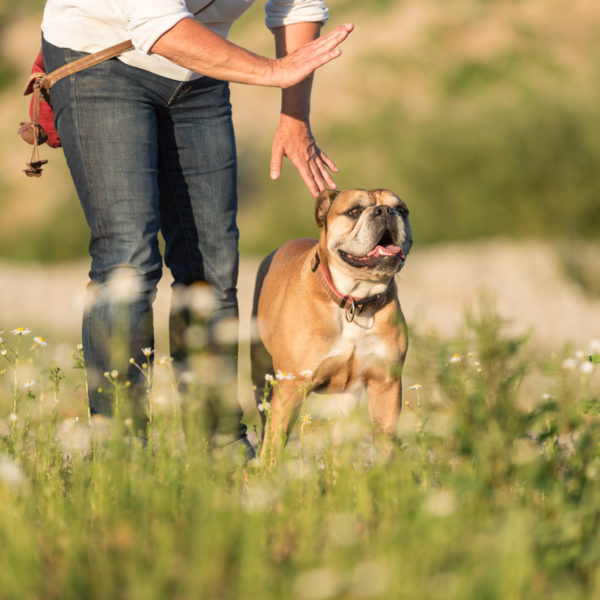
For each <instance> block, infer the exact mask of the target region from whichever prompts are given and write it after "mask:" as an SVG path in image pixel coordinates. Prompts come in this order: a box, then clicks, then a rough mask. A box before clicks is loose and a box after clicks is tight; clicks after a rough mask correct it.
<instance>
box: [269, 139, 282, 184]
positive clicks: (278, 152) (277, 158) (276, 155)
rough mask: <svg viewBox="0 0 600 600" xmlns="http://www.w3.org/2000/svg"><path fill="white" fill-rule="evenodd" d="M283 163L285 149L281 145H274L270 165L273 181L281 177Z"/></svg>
mask: <svg viewBox="0 0 600 600" xmlns="http://www.w3.org/2000/svg"><path fill="white" fill-rule="evenodd" d="M282 162H283V148H282V147H281V146H280V145H278V144H277V145H275V144H273V147H272V148H271V163H270V165H269V173H270V176H271V179H272V180H273V181H275V180H276V179H279V176H280V175H281V163H282Z"/></svg>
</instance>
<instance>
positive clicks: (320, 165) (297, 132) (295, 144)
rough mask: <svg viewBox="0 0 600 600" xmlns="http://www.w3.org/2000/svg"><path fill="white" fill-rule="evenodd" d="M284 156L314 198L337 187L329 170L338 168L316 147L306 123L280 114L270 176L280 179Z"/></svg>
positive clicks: (272, 150)
mask: <svg viewBox="0 0 600 600" xmlns="http://www.w3.org/2000/svg"><path fill="white" fill-rule="evenodd" d="M284 156H287V158H289V160H290V161H291V162H292V164H293V165H294V166H295V167H296V169H298V172H299V173H300V176H301V177H302V179H303V181H304V183H305V184H306V186H307V187H308V189H309V190H310V193H311V194H312V195H313V196H314V197H315V198H316V197H317V196H318V195H319V192H321V191H323V190H324V189H327V188H331V189H334V188H335V187H336V185H335V182H334V181H333V179H332V177H331V174H330V171H332V172H333V173H337V171H338V169H337V167H336V166H335V164H334V163H333V161H332V160H331V159H330V158H329V157H328V156H327V155H326V154H325V153H324V152H323V151H322V150H321V149H320V148H319V147H318V146H317V144H316V142H315V139H314V137H313V135H312V133H311V131H310V126H309V124H308V122H307V121H305V120H303V119H297V118H295V117H292V116H289V115H285V114H282V115H281V120H280V122H279V127H278V128H277V131H276V132H275V137H274V139H273V146H272V149H271V167H270V168H271V179H273V180H275V179H278V178H279V175H280V174H281V164H282V159H283V157H284Z"/></svg>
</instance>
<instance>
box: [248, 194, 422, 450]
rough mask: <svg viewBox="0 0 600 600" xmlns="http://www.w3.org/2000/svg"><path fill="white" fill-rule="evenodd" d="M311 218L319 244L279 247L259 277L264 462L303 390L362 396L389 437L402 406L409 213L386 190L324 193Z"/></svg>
mask: <svg viewBox="0 0 600 600" xmlns="http://www.w3.org/2000/svg"><path fill="white" fill-rule="evenodd" d="M315 220H316V222H317V225H318V226H319V227H320V228H321V233H320V237H319V240H318V241H317V240H314V239H305V238H303V239H296V240H292V241H290V242H287V243H286V244H284V245H283V246H281V247H280V248H279V249H278V250H276V251H275V252H273V253H272V254H271V255H269V256H268V257H267V258H265V259H264V261H263V262H262V263H261V265H260V267H259V269H258V273H257V278H256V286H255V291H254V302H253V311H252V312H253V317H255V323H256V326H257V329H258V339H256V341H255V342H253V344H252V347H251V359H252V378H253V383H254V385H255V389H256V396H257V403H258V402H261V401H264V398H263V397H262V395H263V389H264V382H265V379H264V378H265V374H266V373H271V374H273V373H276V374H277V380H276V381H275V382H274V384H273V385H272V397H271V403H270V408H269V410H270V413H269V418H268V419H266V418H265V417H264V412H263V413H262V418H263V445H262V451H261V453H262V456H263V458H264V457H268V456H271V457H273V456H274V455H276V451H277V450H278V449H280V448H281V446H282V443H284V441H285V440H286V439H287V436H288V433H289V430H290V427H291V426H292V424H293V422H294V421H295V419H296V418H297V416H298V413H299V410H300V407H301V404H302V401H303V399H304V398H305V397H306V395H307V394H308V393H309V392H313V391H314V392H323V393H333V392H354V393H361V392H362V390H363V389H366V394H367V398H368V408H369V414H370V416H371V419H372V420H373V422H374V423H375V424H376V426H377V428H378V429H380V430H381V431H382V432H384V433H386V434H388V435H390V436H393V435H394V434H395V431H396V426H397V420H398V416H399V414H400V410H401V407H402V379H401V371H402V366H403V364H404V359H405V357H406V351H407V347H408V337H407V327H406V321H405V319H404V316H403V314H402V310H401V308H400V302H399V300H398V291H397V287H396V282H395V275H396V274H397V273H398V272H399V271H400V269H402V267H403V266H404V263H405V261H406V257H407V255H408V253H409V251H410V248H411V246H412V230H411V226H410V221H409V218H408V208H407V206H406V204H405V203H404V202H403V201H402V200H401V199H400V198H398V196H396V194H394V193H393V192H391V191H390V190H385V189H376V190H370V191H367V190H362V189H354V190H346V191H334V190H326V191H324V192H322V193H321V194H320V195H319V197H318V198H317V201H316V205H315ZM265 425H266V427H265Z"/></svg>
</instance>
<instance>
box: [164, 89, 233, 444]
mask: <svg viewBox="0 0 600 600" xmlns="http://www.w3.org/2000/svg"><path fill="white" fill-rule="evenodd" d="M159 140H160V141H159V146H160V154H159V165H160V175H159V185H160V209H161V228H162V232H163V235H164V238H165V241H166V248H165V263H166V264H167V266H168V267H169V268H170V269H171V272H172V273H173V278H174V288H173V306H172V310H171V318H170V326H171V354H172V356H173V358H174V359H175V361H176V363H179V367H180V368H182V369H188V370H190V371H192V372H194V373H195V375H196V376H197V377H198V378H199V384H200V385H201V386H202V387H203V389H204V390H210V391H209V393H208V395H209V398H208V408H209V409H210V408H212V410H211V411H210V413H209V414H210V416H209V420H212V423H209V424H208V425H209V426H212V428H213V429H214V434H216V436H217V437H219V438H221V439H223V440H224V439H228V438H229V439H238V438H240V437H243V436H244V435H245V426H244V425H243V424H242V423H241V416H242V415H241V410H240V406H239V403H238V399H237V333H238V304H237V287H236V286H237V276H238V261H239V258H238V229H237V225H236V210H237V173H236V149H235V139H234V135H233V126H232V122H231V105H230V103H229V86H228V85H227V84H226V83H224V82H221V81H216V80H213V79H209V78H203V79H201V80H198V81H195V82H190V83H189V84H185V85H184V86H182V88H181V89H180V91H179V94H178V95H177V96H175V97H173V98H172V100H171V102H170V105H169V110H168V112H167V113H166V114H164V115H160V118H159ZM202 282H204V286H202ZM188 400H189V399H188Z"/></svg>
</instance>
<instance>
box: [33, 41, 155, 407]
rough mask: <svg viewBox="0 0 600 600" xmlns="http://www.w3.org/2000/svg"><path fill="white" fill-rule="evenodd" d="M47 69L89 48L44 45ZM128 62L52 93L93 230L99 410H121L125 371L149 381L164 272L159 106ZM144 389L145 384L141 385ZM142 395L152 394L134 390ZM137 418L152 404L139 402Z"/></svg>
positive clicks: (103, 67) (90, 338)
mask: <svg viewBox="0 0 600 600" xmlns="http://www.w3.org/2000/svg"><path fill="white" fill-rule="evenodd" d="M43 49H44V60H45V63H46V67H47V69H49V70H50V69H54V68H56V67H57V66H59V65H60V64H63V63H64V62H68V61H70V60H74V59H75V58H78V57H79V56H81V55H82V54H81V53H77V52H72V51H70V50H66V49H59V48H56V47H54V46H52V45H50V44H47V43H44V45H43ZM123 67H124V65H122V64H121V63H120V62H119V61H116V60H111V61H106V62H104V63H102V64H100V65H98V66H97V67H94V68H91V69H88V70H85V71H82V72H81V73H78V74H76V75H74V76H71V77H68V78H65V79H63V80H61V81H60V82H58V83H57V84H56V85H55V86H54V87H53V88H52V91H51V102H52V106H53V108H54V111H55V121H56V126H57V130H58V132H59V135H60V138H61V140H62V144H63V149H64V153H65V156H66V159H67V163H68V166H69V169H70V171H71V175H72V178H73V181H74V184H75V187H76V189H77V193H78V195H79V199H80V201H81V205H82V207H83V210H84V213H85V216H86V219H87V222H88V225H89V227H90V232H91V237H90V245H89V251H90V255H91V258H92V264H91V270H90V280H91V282H90V285H89V286H88V294H87V300H86V309H85V314H84V319H83V331H82V341H83V350H84V357H85V360H86V367H87V373H88V391H89V402H90V409H91V412H92V413H93V414H94V413H100V414H103V415H110V414H112V412H113V406H112V402H113V398H114V393H113V392H114V386H113V384H112V383H111V382H109V381H108V380H107V378H106V377H105V376H104V373H106V372H108V373H114V371H117V372H118V373H119V376H118V380H119V381H121V383H120V384H119V385H121V384H122V383H123V382H124V381H125V380H129V381H130V382H131V387H132V388H133V389H135V388H138V387H139V388H141V387H143V386H142V384H143V382H142V381H141V376H140V373H139V371H138V370H137V369H136V368H135V367H134V366H133V365H131V364H130V363H129V358H130V357H132V358H134V359H135V360H136V361H137V362H138V364H141V363H142V362H144V361H145V360H147V359H146V357H144V355H143V354H142V348H145V347H153V346H154V339H153V329H152V321H153V318H152V302H153V299H154V296H155V289H156V284H157V282H158V280H159V279H160V276H161V269H162V259H161V256H160V253H159V248H158V238H157V233H158V230H159V226H160V222H159V207H158V196H159V194H158V184H157V173H158V170H157V142H156V140H157V125H156V111H155V108H154V106H153V105H152V103H151V101H150V100H151V99H149V98H148V94H145V95H144V94H143V93H142V92H140V90H143V86H141V85H140V83H139V82H137V81H135V79H133V78H131V77H129V76H128V73H127V72H126V71H125V69H124V68H123ZM140 391H141V390H140ZM133 397H134V398H136V399H137V400H138V401H140V402H141V401H142V399H143V393H137V394H133ZM129 408H130V410H132V411H133V412H134V416H139V415H140V414H142V415H143V406H142V405H141V404H140V405H139V406H137V407H134V406H131V407H129Z"/></svg>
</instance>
